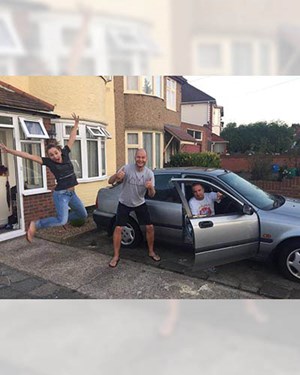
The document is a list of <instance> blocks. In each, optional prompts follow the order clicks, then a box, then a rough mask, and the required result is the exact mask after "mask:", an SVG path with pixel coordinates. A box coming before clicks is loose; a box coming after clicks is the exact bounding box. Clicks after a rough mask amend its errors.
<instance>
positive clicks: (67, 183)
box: [42, 146, 78, 191]
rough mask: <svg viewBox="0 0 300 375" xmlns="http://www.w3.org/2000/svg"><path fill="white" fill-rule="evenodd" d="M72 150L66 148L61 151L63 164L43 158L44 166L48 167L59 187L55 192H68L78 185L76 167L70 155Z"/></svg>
mask: <svg viewBox="0 0 300 375" xmlns="http://www.w3.org/2000/svg"><path fill="white" fill-rule="evenodd" d="M70 151H71V150H70V148H69V147H68V146H65V147H64V148H63V149H62V150H61V156H62V163H56V162H55V161H53V160H51V159H50V158H42V160H43V165H46V166H47V167H48V168H49V169H50V171H51V172H52V173H53V174H54V176H55V178H56V182H57V185H56V187H55V190H57V191H58V190H66V189H68V188H71V187H73V186H75V185H78V182H77V179H76V175H75V173H74V167H73V164H72V162H71V160H70V157H69V153H70Z"/></svg>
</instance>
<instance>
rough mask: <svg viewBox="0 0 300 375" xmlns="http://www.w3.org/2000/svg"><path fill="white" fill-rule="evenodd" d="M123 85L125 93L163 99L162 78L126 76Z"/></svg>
mask: <svg viewBox="0 0 300 375" xmlns="http://www.w3.org/2000/svg"><path fill="white" fill-rule="evenodd" d="M124 85H125V87H124V90H125V92H126V93H134V94H145V95H152V96H157V97H159V98H163V76H127V77H125V83H124Z"/></svg>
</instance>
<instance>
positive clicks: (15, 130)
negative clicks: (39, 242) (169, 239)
mask: <svg viewBox="0 0 300 375" xmlns="http://www.w3.org/2000/svg"><path fill="white" fill-rule="evenodd" d="M0 80H1V82H0V89H1V94H0V138H1V141H2V142H3V143H6V144H7V145H8V146H9V147H14V148H17V149H19V150H24V151H28V152H30V153H34V154H38V155H41V156H44V155H45V142H47V140H49V139H51V138H55V139H57V140H58V141H59V142H60V144H61V145H64V144H66V143H67V140H68V137H69V132H70V129H71V126H72V125H73V119H72V117H71V113H72V112H76V114H78V115H79V116H80V125H79V131H78V135H77V140H76V142H75V144H74V146H73V148H72V153H71V157H72V162H73V165H74V167H75V173H76V175H77V178H78V182H79V185H78V186H77V187H76V192H77V194H78V195H79V197H80V198H81V200H82V201H83V203H84V204H85V206H86V207H88V206H92V205H94V204H95V199H96V194H97V191H98V189H99V188H100V187H101V186H106V185H107V176H108V175H111V174H112V173H114V171H115V169H116V161H115V122H114V121H115V113H114V93H113V86H112V85H113V84H112V81H111V80H110V79H106V78H105V77H104V76H102V77H96V76H91V77H80V76H78V77H77V76H75V77H67V76H66V77H63V76H62V77H60V76H41V77H34V76H26V77H18V76H5V77H0ZM32 123H34V128H36V129H37V130H36V133H37V134H33V133H30V129H29V128H30V127H32ZM27 128H28V129H29V130H28V129H27ZM112 156H113V157H112ZM1 164H3V165H4V166H5V167H7V168H8V173H6V174H3V176H0V178H1V181H2V183H1V193H0V200H1V202H2V203H3V204H4V206H5V207H6V205H7V206H8V204H7V203H5V202H6V194H7V191H6V189H5V188H4V187H3V186H5V185H6V181H8V183H9V186H10V187H13V186H16V187H17V198H16V200H17V203H18V207H17V210H18V222H17V225H15V227H14V228H15V230H13V231H11V232H5V231H2V232H0V240H2V239H7V238H12V237H14V236H17V235H21V234H24V231H25V229H26V227H27V225H28V223H29V221H30V220H32V219H37V216H38V217H45V216H49V214H51V213H54V207H53V203H52V198H51V189H52V188H53V187H54V183H55V181H54V179H53V176H52V174H51V173H50V172H49V171H47V172H46V168H45V167H40V166H39V165H37V164H36V163H33V162H30V161H25V160H23V159H20V158H14V157H12V156H11V155H9V154H8V155H1ZM1 206H2V204H1ZM8 208H9V209H10V210H11V206H10V207H8ZM9 213H10V214H11V212H7V209H6V212H3V213H2V222H0V225H1V223H2V226H3V225H5V224H6V223H7V221H8V216H9V215H8V214H9ZM11 236H12V237H11Z"/></svg>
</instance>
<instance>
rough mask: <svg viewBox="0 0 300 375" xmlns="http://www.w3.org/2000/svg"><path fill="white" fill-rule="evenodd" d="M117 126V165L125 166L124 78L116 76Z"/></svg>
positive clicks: (118, 166)
mask: <svg viewBox="0 0 300 375" xmlns="http://www.w3.org/2000/svg"><path fill="white" fill-rule="evenodd" d="M114 93H115V126H116V165H117V169H118V168H120V167H121V166H122V165H124V164H125V97H124V78H123V76H114Z"/></svg>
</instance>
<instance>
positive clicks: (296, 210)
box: [272, 198, 300, 219]
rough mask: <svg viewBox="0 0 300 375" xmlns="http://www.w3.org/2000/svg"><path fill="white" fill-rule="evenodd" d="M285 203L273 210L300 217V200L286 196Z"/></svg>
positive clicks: (276, 212) (279, 213) (277, 212)
mask: <svg viewBox="0 0 300 375" xmlns="http://www.w3.org/2000/svg"><path fill="white" fill-rule="evenodd" d="M285 200H286V201H285V203H284V204H283V205H282V206H281V207H278V208H276V209H275V210H273V211H272V212H273V213H275V214H278V215H284V216H293V217H297V218H298V219H300V200H299V199H294V198H285Z"/></svg>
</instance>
